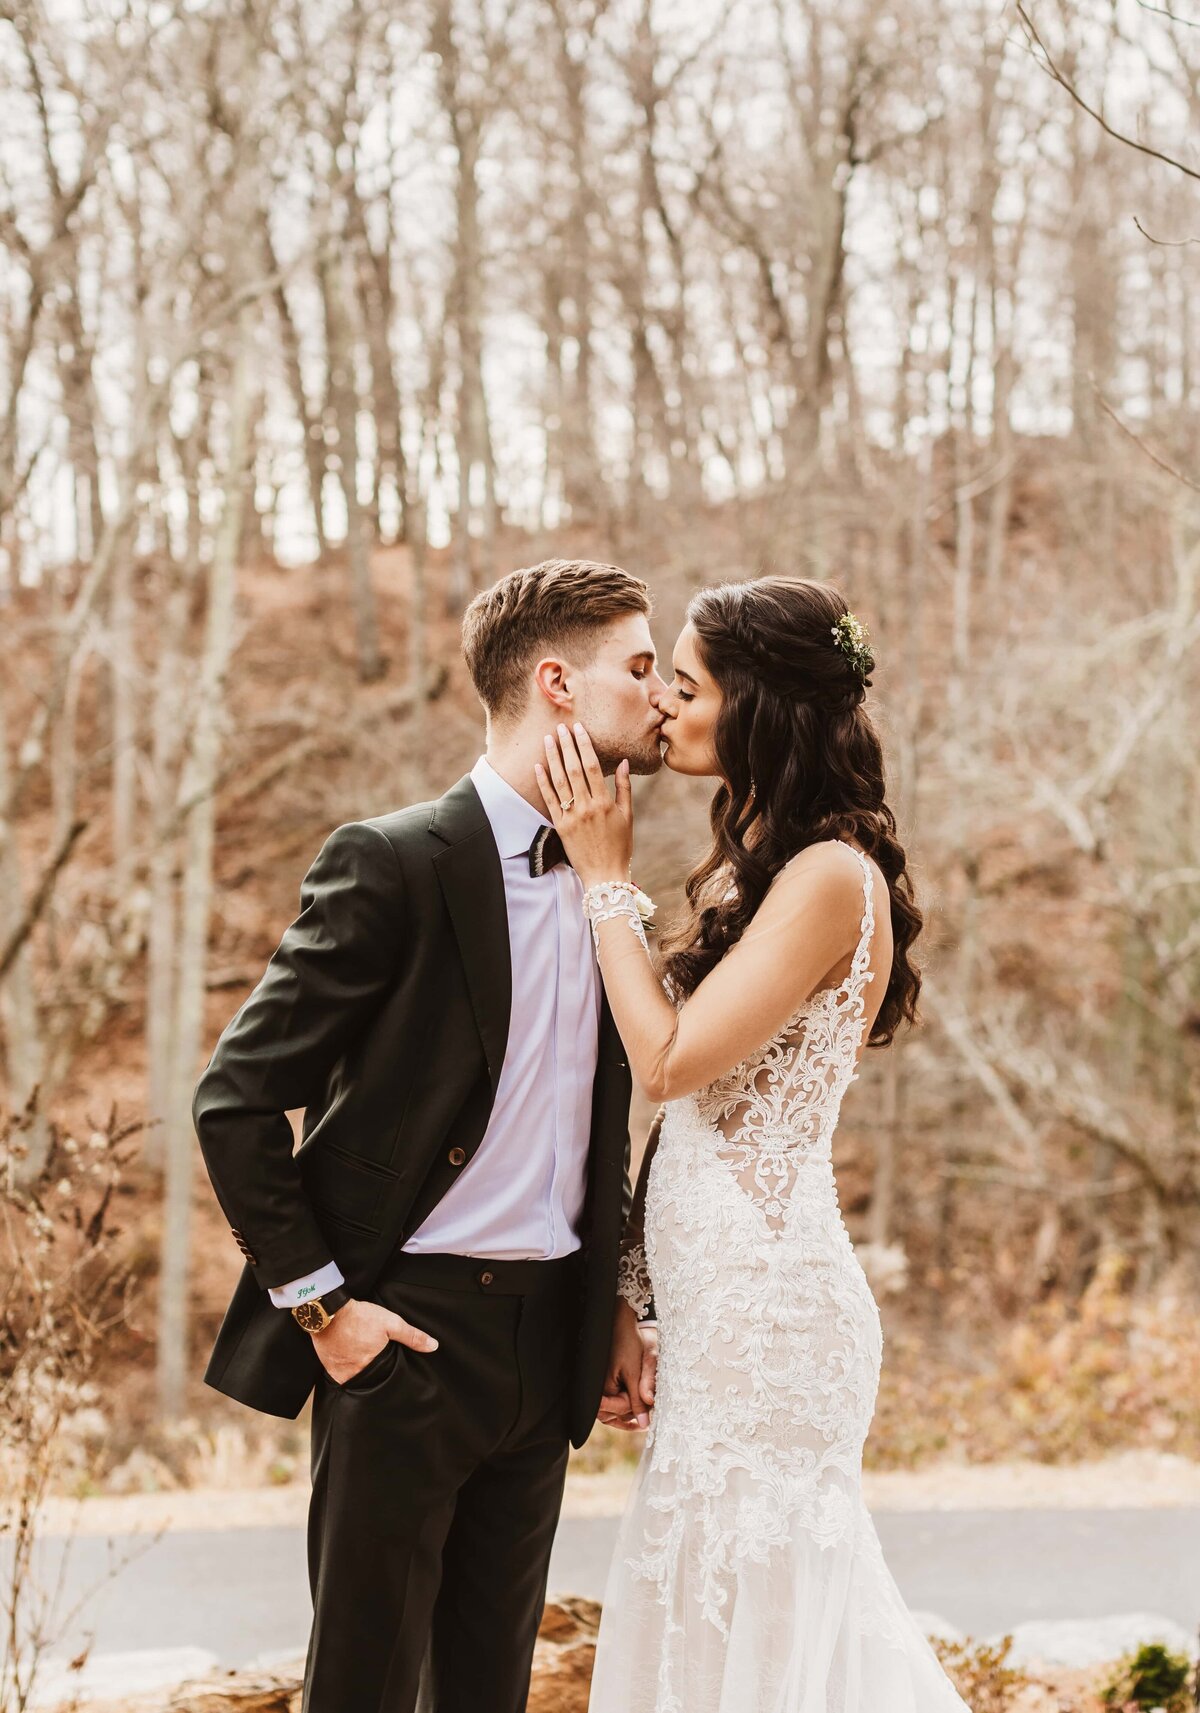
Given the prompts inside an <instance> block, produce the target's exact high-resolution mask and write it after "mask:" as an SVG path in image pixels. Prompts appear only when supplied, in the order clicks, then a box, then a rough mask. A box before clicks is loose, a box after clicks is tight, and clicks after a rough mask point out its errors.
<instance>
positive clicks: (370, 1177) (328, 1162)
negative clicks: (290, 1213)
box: [298, 1145, 396, 1237]
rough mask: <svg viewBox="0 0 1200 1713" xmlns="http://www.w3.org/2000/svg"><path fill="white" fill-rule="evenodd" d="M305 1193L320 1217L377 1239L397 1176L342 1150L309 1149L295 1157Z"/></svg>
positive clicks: (329, 1148) (323, 1147)
mask: <svg viewBox="0 0 1200 1713" xmlns="http://www.w3.org/2000/svg"><path fill="white" fill-rule="evenodd" d="M298 1164H299V1166H300V1175H301V1178H302V1179H303V1182H304V1189H305V1193H306V1194H307V1196H308V1197H309V1200H310V1201H311V1202H312V1204H313V1206H314V1207H315V1208H316V1209H317V1210H318V1212H319V1213H325V1214H328V1216H329V1217H330V1218H331V1219H333V1220H335V1221H337V1222H338V1224H341V1225H348V1226H351V1227H352V1228H353V1229H355V1230H357V1231H364V1232H367V1233H368V1234H369V1235H370V1236H373V1237H377V1236H378V1235H379V1233H380V1232H381V1231H382V1230H383V1218H384V1211H385V1208H386V1206H387V1202H388V1199H389V1191H390V1189H391V1186H392V1184H393V1183H394V1182H395V1180H396V1174H395V1172H393V1171H390V1170H389V1169H388V1168H387V1167H386V1166H378V1165H376V1164H375V1163H374V1161H364V1160H359V1159H357V1158H356V1157H355V1156H354V1155H353V1154H350V1153H347V1152H346V1150H345V1149H344V1148H331V1147H329V1146H328V1145H325V1146H318V1147H314V1148H309V1149H307V1150H305V1151H303V1152H301V1153H300V1155H299V1156H298Z"/></svg>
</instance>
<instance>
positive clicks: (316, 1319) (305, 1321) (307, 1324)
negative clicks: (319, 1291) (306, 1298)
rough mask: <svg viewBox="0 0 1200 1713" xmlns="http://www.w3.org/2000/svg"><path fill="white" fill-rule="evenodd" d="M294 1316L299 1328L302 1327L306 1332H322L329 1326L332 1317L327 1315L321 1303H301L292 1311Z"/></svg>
mask: <svg viewBox="0 0 1200 1713" xmlns="http://www.w3.org/2000/svg"><path fill="white" fill-rule="evenodd" d="M292 1316H293V1318H294V1319H295V1321H296V1324H297V1326H302V1327H303V1328H304V1330H305V1332H320V1331H321V1330H322V1329H323V1328H324V1327H327V1326H328V1325H329V1320H330V1317H329V1315H327V1314H326V1312H325V1310H324V1308H323V1307H322V1306H321V1303H320V1301H319V1300H318V1301H317V1302H313V1303H301V1304H299V1306H298V1307H297V1308H294V1309H293V1310H292Z"/></svg>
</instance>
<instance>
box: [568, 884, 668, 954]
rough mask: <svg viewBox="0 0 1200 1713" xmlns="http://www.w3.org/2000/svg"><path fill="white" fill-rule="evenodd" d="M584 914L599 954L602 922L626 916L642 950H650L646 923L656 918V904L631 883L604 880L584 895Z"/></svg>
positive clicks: (589, 888) (590, 887) (591, 887)
mask: <svg viewBox="0 0 1200 1713" xmlns="http://www.w3.org/2000/svg"><path fill="white" fill-rule="evenodd" d="M583 913H584V915H585V916H586V917H587V919H588V921H589V922H590V923H591V924H592V939H593V941H594V943H595V946H596V950H597V951H599V950H600V924H601V922H610V921H612V920H614V919H615V918H616V917H618V916H624V918H625V920H626V921H627V922H628V923H629V926H630V927H631V928H632V929H633V932H634V933H635V934H636V935H637V937H638V939H639V940H640V941H641V942H642V950H643V951H646V952H648V951H649V950H650V947H649V946H648V945H647V943H646V930H645V928H644V927H643V926H642V923H643V922H648V921H649V920H650V918H651V917H652V916H653V914H654V904H653V902H652V900H651V899H649V898H647V897H646V894H645V893H644V892H641V891H639V890H638V888H637V887H636V886H635V885H634V884H633V882H632V881H631V880H602V881H599V882H598V883H597V885H595V886H589V887H588V889H587V891H586V892H585V893H584V895H583Z"/></svg>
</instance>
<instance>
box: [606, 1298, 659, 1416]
mask: <svg viewBox="0 0 1200 1713" xmlns="http://www.w3.org/2000/svg"><path fill="white" fill-rule="evenodd" d="M657 1367H658V1333H657V1330H656V1329H655V1328H653V1327H639V1325H638V1323H637V1317H636V1315H635V1314H634V1312H633V1310H632V1309H631V1308H630V1307H629V1305H628V1304H627V1303H625V1302H619V1303H618V1305H617V1313H616V1318H615V1320H614V1322H613V1334H612V1346H611V1349H610V1351H609V1357H608V1373H607V1375H606V1376H605V1380H604V1395H603V1397H602V1398H601V1400H600V1408H599V1410H598V1411H597V1413H596V1420H597V1421H598V1422H601V1423H603V1425H604V1426H605V1427H615V1428H620V1429H621V1430H622V1431H623V1432H625V1433H633V1432H637V1431H639V1430H640V1429H642V1428H647V1427H649V1426H650V1414H651V1411H652V1410H653V1408H654V1382H655V1374H656V1370H657Z"/></svg>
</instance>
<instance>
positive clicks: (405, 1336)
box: [312, 1297, 437, 1386]
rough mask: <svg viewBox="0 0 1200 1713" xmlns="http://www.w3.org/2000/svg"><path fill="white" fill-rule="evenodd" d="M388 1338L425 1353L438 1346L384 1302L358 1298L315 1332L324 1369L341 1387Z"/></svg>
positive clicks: (365, 1363)
mask: <svg viewBox="0 0 1200 1713" xmlns="http://www.w3.org/2000/svg"><path fill="white" fill-rule="evenodd" d="M389 1339H393V1340H394V1341H395V1342H396V1343H397V1344H407V1345H408V1348H409V1349H410V1350H417V1351H420V1352H421V1354H422V1355H428V1354H429V1352H430V1351H433V1350H436V1349H437V1339H436V1338H433V1337H432V1336H431V1335H430V1334H429V1333H427V1332H422V1331H421V1329H420V1327H416V1326H410V1325H409V1323H408V1321H406V1320H404V1319H402V1317H401V1316H400V1315H398V1314H393V1313H392V1311H391V1309H385V1308H384V1306H383V1304H382V1303H367V1302H360V1301H359V1299H358V1298H357V1297H354V1298H352V1299H351V1300H350V1302H348V1303H343V1304H342V1306H341V1308H340V1309H339V1310H338V1311H337V1313H336V1314H335V1315H334V1317H333V1319H332V1320H331V1321H330V1323H329V1325H328V1326H327V1327H326V1328H325V1330H324V1331H323V1332H314V1333H313V1334H312V1341H313V1346H314V1348H315V1349H316V1352H317V1357H318V1360H319V1361H320V1363H321V1366H322V1368H324V1370H325V1372H326V1373H327V1374H328V1375H329V1378H330V1379H331V1380H334V1381H336V1382H337V1384H338V1385H339V1386H344V1385H345V1384H346V1382H347V1380H353V1378H354V1376H355V1375H356V1374H359V1373H361V1372H362V1370H363V1369H364V1368H365V1367H366V1365H367V1363H368V1362H370V1361H371V1359H372V1358H373V1357H375V1356H378V1355H379V1352H380V1351H381V1350H382V1349H383V1347H384V1345H385V1344H387V1342H388V1340H389Z"/></svg>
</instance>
